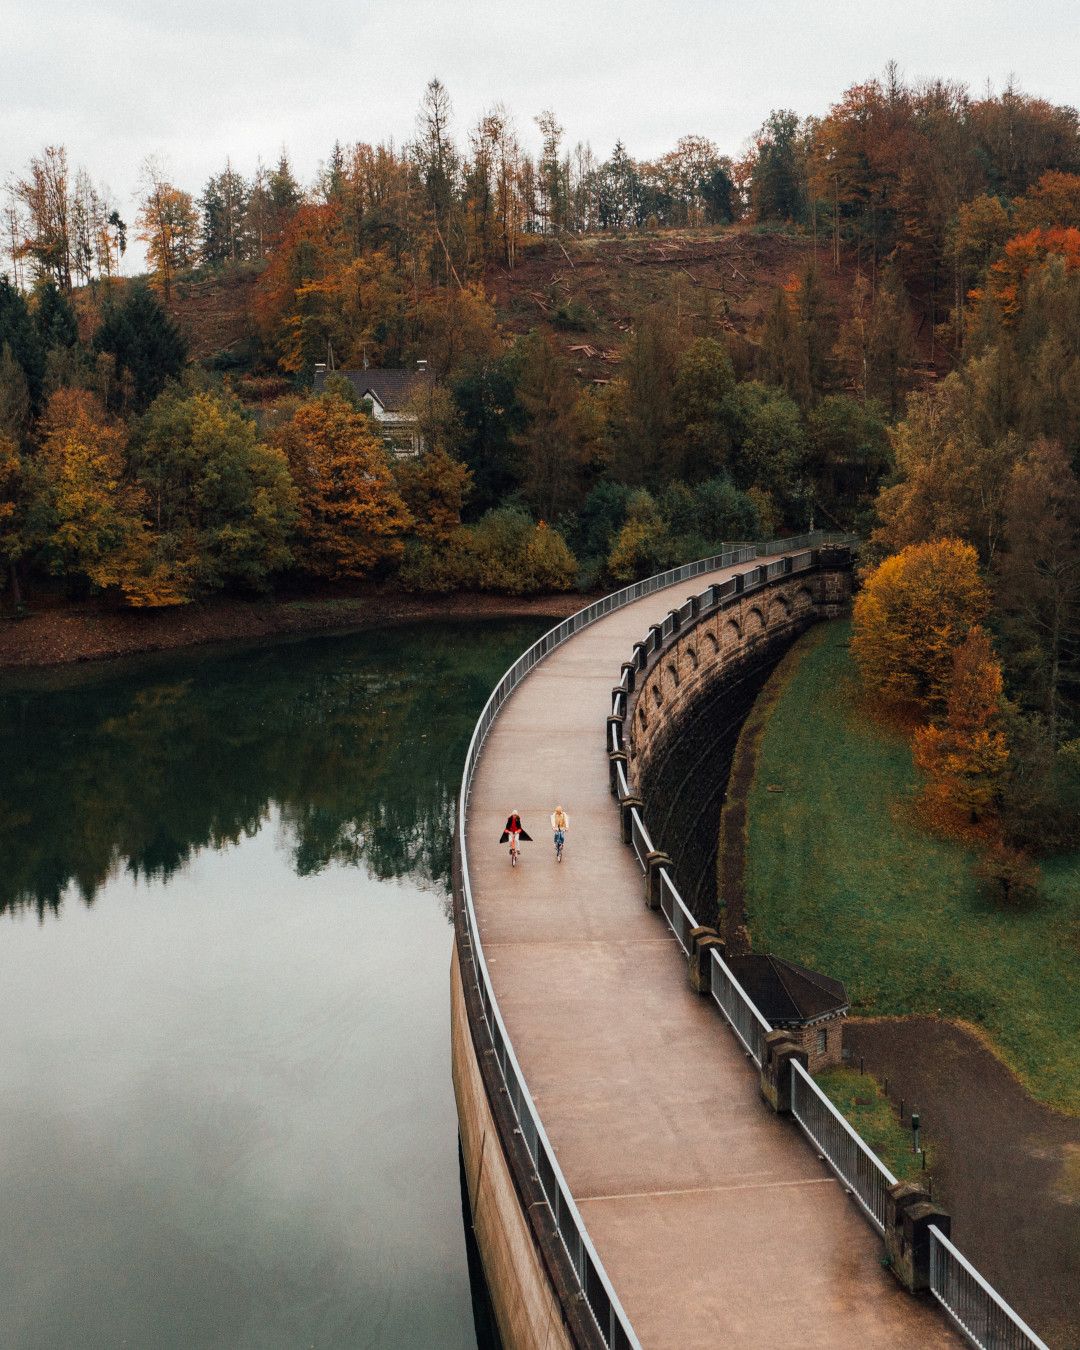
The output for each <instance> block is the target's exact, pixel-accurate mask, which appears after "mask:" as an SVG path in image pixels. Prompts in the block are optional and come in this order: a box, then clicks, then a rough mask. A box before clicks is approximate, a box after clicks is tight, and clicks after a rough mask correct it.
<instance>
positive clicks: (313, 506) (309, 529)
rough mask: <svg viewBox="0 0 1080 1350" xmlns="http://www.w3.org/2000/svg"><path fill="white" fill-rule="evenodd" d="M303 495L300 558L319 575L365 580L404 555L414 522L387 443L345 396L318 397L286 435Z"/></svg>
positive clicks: (283, 442)
mask: <svg viewBox="0 0 1080 1350" xmlns="http://www.w3.org/2000/svg"><path fill="white" fill-rule="evenodd" d="M276 440H277V443H278V444H279V445H280V446H281V448H282V449H283V450H284V451H285V454H286V456H287V457H288V461H289V470H290V472H291V473H292V477H293V482H294V483H295V485H296V489H297V492H298V493H299V496H300V522H299V537H298V542H297V548H296V553H297V560H298V562H299V563H300V565H301V566H302V567H303V568H304V569H305V571H307V572H310V573H311V574H312V575H313V576H319V577H363V576H366V575H367V574H368V573H369V572H370V571H371V570H372V568H373V567H375V566H376V564H377V563H380V562H383V561H386V560H392V559H396V558H398V557H400V556H401V552H402V549H403V547H404V545H403V539H402V536H403V535H404V533H405V531H406V530H407V529H408V528H409V526H410V525H411V524H412V517H411V516H410V515H409V511H408V508H407V507H406V505H405V503H404V502H403V501H402V499H401V496H400V494H399V492H398V489H397V485H396V484H395V482H394V475H393V473H392V471H391V468H390V462H389V458H388V456H387V453H386V449H385V447H384V446H383V443H382V441H381V440H380V439H379V437H378V435H377V434H376V432H375V430H374V428H373V427H372V425H371V422H370V421H369V419H368V418H367V417H365V415H364V414H363V413H360V412H356V411H355V410H354V409H353V408H352V407H350V405H349V404H348V403H347V402H346V401H345V400H344V399H342V398H338V397H336V396H334V395H327V396H324V397H322V398H316V399H311V400H309V401H308V402H306V403H303V404H301V406H300V407H299V408H298V409H297V410H296V412H295V413H294V414H293V416H292V418H291V420H290V421H288V422H286V423H285V425H284V426H283V427H282V428H281V429H280V430H279V431H278V433H277V436H276Z"/></svg>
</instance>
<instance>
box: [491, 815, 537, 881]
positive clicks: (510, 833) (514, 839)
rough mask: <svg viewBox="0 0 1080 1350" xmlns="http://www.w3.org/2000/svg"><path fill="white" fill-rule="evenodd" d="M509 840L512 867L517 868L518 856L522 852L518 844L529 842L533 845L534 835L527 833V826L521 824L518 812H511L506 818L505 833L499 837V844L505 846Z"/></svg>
mask: <svg viewBox="0 0 1080 1350" xmlns="http://www.w3.org/2000/svg"><path fill="white" fill-rule="evenodd" d="M507 840H509V841H510V866H511V867H516V866H517V860H518V854H519V853H520V852H521V850H520V849H519V848H518V844H519V843H520V842H521V841H522V840H527V841H528V842H529V843H532V835H531V834H528V833H527V832H526V830H525V826H524V825H522V823H521V817H520V816H519V815H518V813H517V812H516V811H511V812H510V814H509V815H508V816H507V817H506V824H505V825H504V826H503V832H502V834H501V835H500V837H499V843H500V844H505V843H506V841H507Z"/></svg>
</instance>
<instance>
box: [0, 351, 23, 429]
mask: <svg viewBox="0 0 1080 1350" xmlns="http://www.w3.org/2000/svg"><path fill="white" fill-rule="evenodd" d="M29 429H30V391H29V390H28V389H27V387H26V376H25V375H24V374H23V369H22V366H20V365H19V363H18V361H16V360H15V357H14V356H13V355H12V351H11V347H10V345H9V344H8V343H6V342H5V343H4V345H3V346H2V347H0V437H3V438H5V439H7V440H9V441H11V442H13V443H14V445H15V446H16V447H18V446H20V445H22V443H23V442H24V441H25V440H26V433H27V432H28V431H29Z"/></svg>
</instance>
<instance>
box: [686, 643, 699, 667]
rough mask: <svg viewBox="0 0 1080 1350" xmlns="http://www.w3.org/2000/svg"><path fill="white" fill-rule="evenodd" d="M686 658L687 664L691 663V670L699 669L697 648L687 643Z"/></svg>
mask: <svg viewBox="0 0 1080 1350" xmlns="http://www.w3.org/2000/svg"><path fill="white" fill-rule="evenodd" d="M686 660H687V664H688V665H689V667H690V669H691V670H697V668H698V654H697V652H696V650H695V649H694V648H693V647H691V646H689V645H687V647H686Z"/></svg>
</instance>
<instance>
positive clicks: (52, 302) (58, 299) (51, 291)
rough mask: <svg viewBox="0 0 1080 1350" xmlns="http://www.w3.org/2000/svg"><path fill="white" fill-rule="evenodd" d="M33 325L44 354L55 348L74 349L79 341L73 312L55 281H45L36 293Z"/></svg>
mask: <svg viewBox="0 0 1080 1350" xmlns="http://www.w3.org/2000/svg"><path fill="white" fill-rule="evenodd" d="M34 325H35V327H36V328H37V331H38V336H39V338H40V339H41V345H42V347H43V348H44V350H45V351H46V352H50V351H53V350H54V349H55V348H57V347H74V346H75V344H76V343H77V342H78V340H79V324H78V321H77V320H76V318H75V310H74V309H73V308H72V304H71V301H70V300H69V299H68V298H67V296H66V295H65V294H64V292H63V291H62V290H61V289H60V287H59V286H57V284H56V282H55V281H47V282H46V283H45V285H44V286H42V288H41V289H40V291H39V292H38V297H37V307H36V308H35V310H34Z"/></svg>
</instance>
